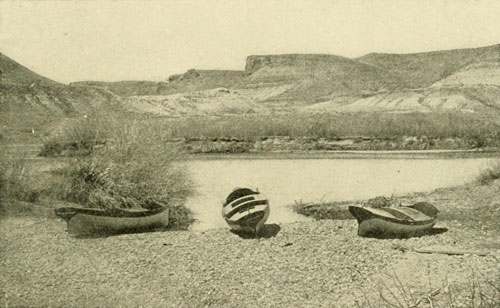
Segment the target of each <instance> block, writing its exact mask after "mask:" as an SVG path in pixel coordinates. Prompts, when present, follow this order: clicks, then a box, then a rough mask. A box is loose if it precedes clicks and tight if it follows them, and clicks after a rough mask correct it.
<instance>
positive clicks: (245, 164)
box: [186, 158, 493, 230]
mask: <svg viewBox="0 0 500 308" xmlns="http://www.w3.org/2000/svg"><path fill="white" fill-rule="evenodd" d="M492 160H493V159H492V158H460V159H255V160H252V159H241V160H240V159H220V160H192V161H189V162H187V167H188V168H189V170H190V173H191V175H192V177H193V179H194V181H195V183H196V185H197V188H196V190H197V193H196V195H195V196H193V197H191V198H190V199H189V200H188V202H187V204H186V205H187V206H188V207H189V208H190V209H191V210H192V211H193V212H194V214H195V219H196V222H195V223H194V224H193V226H192V229H193V230H206V229H213V228H226V227H227V224H226V223H225V221H224V219H223V218H222V216H221V208H222V201H223V200H224V199H225V198H226V196H227V195H228V194H229V193H230V192H231V191H232V190H233V189H234V188H236V187H249V188H257V189H258V190H259V191H260V192H261V193H262V194H264V195H265V196H266V197H267V198H268V200H269V203H270V208H271V214H270V216H269V219H268V222H269V223H288V222H294V221H299V220H305V219H306V218H304V217H303V216H301V215H298V214H295V213H294V212H293V211H292V209H291V207H290V205H293V204H294V202H296V201H301V200H302V201H303V202H321V201H343V200H366V199H368V198H372V197H376V196H380V195H383V196H386V197H390V196H391V195H393V194H394V195H395V196H397V195H402V194H407V193H411V192H425V191H431V190H433V189H435V188H439V187H448V186H455V185H460V184H464V183H466V182H469V181H472V180H473V179H474V178H475V177H476V176H477V175H478V174H479V173H480V172H481V171H482V170H484V169H485V168H487V167H488V165H489V164H491V162H492Z"/></svg>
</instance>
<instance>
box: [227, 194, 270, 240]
mask: <svg viewBox="0 0 500 308" xmlns="http://www.w3.org/2000/svg"><path fill="white" fill-rule="evenodd" d="M269 212H270V210H269V202H268V200H267V199H266V197H264V196H263V195H262V194H260V193H259V192H258V191H253V190H251V189H249V188H236V189H235V190H233V191H232V192H231V193H230V194H229V196H227V198H226V200H225V202H224V204H223V206H222V216H223V217H224V219H225V220H226V222H227V224H228V225H229V227H231V229H233V230H234V231H237V232H244V233H253V234H258V233H259V231H260V230H261V228H262V226H264V223H265V222H266V220H267V218H268V217H269Z"/></svg>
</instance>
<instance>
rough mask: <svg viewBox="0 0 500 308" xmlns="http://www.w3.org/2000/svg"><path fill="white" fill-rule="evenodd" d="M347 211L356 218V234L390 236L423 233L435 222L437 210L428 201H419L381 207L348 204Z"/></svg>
mask: <svg viewBox="0 0 500 308" xmlns="http://www.w3.org/2000/svg"><path fill="white" fill-rule="evenodd" d="M349 212H351V214H352V215H353V216H354V217H355V218H356V219H357V220H358V224H359V226H358V235H360V236H369V237H381V238H390V237H412V236H418V235H422V234H425V233H426V232H428V231H429V230H430V229H432V227H433V226H434V224H435V223H436V216H437V213H438V212H439V211H438V210H437V209H436V207H435V206H434V205H432V204H430V203H428V202H419V203H415V204H413V205H411V206H399V207H382V208H371V207H361V206H349Z"/></svg>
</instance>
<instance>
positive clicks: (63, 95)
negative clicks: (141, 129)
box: [0, 54, 123, 142]
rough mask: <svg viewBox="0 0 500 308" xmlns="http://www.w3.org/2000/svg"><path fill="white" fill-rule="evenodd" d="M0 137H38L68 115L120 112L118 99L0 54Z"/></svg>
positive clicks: (13, 138) (12, 139) (102, 90)
mask: <svg viewBox="0 0 500 308" xmlns="http://www.w3.org/2000/svg"><path fill="white" fill-rule="evenodd" d="M0 71H1V72H2V78H1V80H0V139H8V140H7V141H9V142H17V141H19V140H18V139H19V138H30V137H40V136H43V135H44V134H46V133H47V132H48V131H50V130H51V129H52V128H53V127H55V126H57V125H58V123H59V122H61V121H62V120H63V119H65V118H68V117H75V116H79V115H83V114H88V113H91V112H94V111H95V110H99V112H102V113H106V112H110V113H115V112H121V111H122V110H123V108H122V107H121V103H120V102H121V98H120V97H118V96H116V95H115V94H113V93H112V92H110V91H107V90H105V89H98V88H93V87H73V86H68V85H65V84H61V83H58V82H55V81H52V80H50V79H47V78H45V77H42V76H40V75H38V74H36V73H34V72H32V71H31V70H29V69H27V68H25V67H23V66H22V65H20V64H19V63H17V62H15V61H13V60H11V59H10V58H8V57H7V56H5V55H3V54H0Z"/></svg>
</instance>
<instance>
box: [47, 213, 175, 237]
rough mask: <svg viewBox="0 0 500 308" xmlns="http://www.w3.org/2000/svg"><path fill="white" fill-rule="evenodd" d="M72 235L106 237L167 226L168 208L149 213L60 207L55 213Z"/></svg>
mask: <svg viewBox="0 0 500 308" xmlns="http://www.w3.org/2000/svg"><path fill="white" fill-rule="evenodd" d="M55 212H56V215H57V216H59V217H61V218H63V219H64V220H65V221H66V223H67V225H68V232H69V233H70V234H75V235H105V234H119V233H130V232H144V231H150V230H153V229H157V228H165V227H166V226H167V225H168V208H167V207H158V208H155V209H152V210H125V209H109V210H103V209H94V208H77V207H62V208H58V209H56V210H55Z"/></svg>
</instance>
